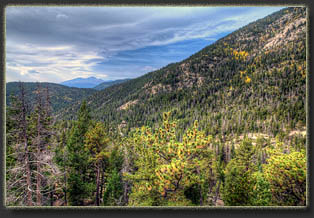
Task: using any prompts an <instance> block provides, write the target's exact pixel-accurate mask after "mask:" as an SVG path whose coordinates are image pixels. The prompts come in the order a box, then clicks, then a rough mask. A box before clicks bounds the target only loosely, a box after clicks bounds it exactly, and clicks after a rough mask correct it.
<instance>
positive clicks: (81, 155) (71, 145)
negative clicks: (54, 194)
mask: <svg viewBox="0 0 314 218" xmlns="http://www.w3.org/2000/svg"><path fill="white" fill-rule="evenodd" d="M90 122H91V117H90V114H89V109H88V108H87V105H86V102H85V101H84V102H83V103H82V105H81V108H80V110H79V112H78V120H77V121H76V122H75V123H74V125H73V127H72V129H71V131H70V135H69V138H68V140H67V154H68V163H69V165H68V168H69V178H68V194H69V201H70V203H71V205H76V206H79V205H83V200H84V198H86V197H87V196H88V193H89V192H88V182H89V181H88V174H87V173H88V167H89V162H88V153H87V152H85V149H84V140H85V134H86V132H87V131H88V127H89V125H90Z"/></svg>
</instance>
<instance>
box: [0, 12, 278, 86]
mask: <svg viewBox="0 0 314 218" xmlns="http://www.w3.org/2000/svg"><path fill="white" fill-rule="evenodd" d="M280 9H282V7H203V6H202V7H108V6H103V7H79V6H77V7H48V6H45V7H21V6H20V7H17V6H9V7H7V8H6V11H5V13H6V41H5V43H6V82H11V81H24V82H37V81H38V82H53V83H60V82H63V81H66V80H70V79H74V78H77V77H83V78H86V77H90V76H94V77H97V78H100V79H103V80H116V79H124V78H136V77H139V76H141V75H143V74H145V73H148V72H151V71H154V70H157V69H160V68H162V67H164V66H166V65H168V64H170V63H174V62H179V61H182V60H184V59H185V58H188V57H189V56H191V55H192V54H194V53H196V52H198V51H199V50H201V49H202V48H204V47H206V46H208V45H210V44H212V43H214V42H215V41H216V40H218V39H219V38H221V37H223V36H225V35H227V34H229V33H231V32H233V31H235V30H237V29H239V28H240V27H242V26H244V25H246V24H249V23H251V22H253V21H256V20H257V19H260V18H263V17H265V16H267V15H269V14H271V13H273V12H275V11H278V10H280Z"/></svg>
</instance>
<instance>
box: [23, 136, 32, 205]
mask: <svg viewBox="0 0 314 218" xmlns="http://www.w3.org/2000/svg"><path fill="white" fill-rule="evenodd" d="M24 140H25V142H24V149H25V153H26V154H25V166H26V183H27V190H26V192H27V206H33V202H32V190H31V186H32V183H31V168H30V163H29V157H28V146H27V138H26V137H24Z"/></svg>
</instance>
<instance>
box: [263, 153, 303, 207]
mask: <svg viewBox="0 0 314 218" xmlns="http://www.w3.org/2000/svg"><path fill="white" fill-rule="evenodd" d="M267 162H268V164H265V165H264V166H263V167H264V173H265V177H266V179H267V180H268V181H269V183H270V189H271V192H272V200H273V202H274V204H275V205H278V206H283V205H286V206H292V205H295V206H297V205H305V204H306V155H305V152H304V151H302V152H297V151H292V152H291V153H289V154H284V153H280V154H278V153H276V154H274V155H272V156H271V157H270V158H269V159H268V160H267Z"/></svg>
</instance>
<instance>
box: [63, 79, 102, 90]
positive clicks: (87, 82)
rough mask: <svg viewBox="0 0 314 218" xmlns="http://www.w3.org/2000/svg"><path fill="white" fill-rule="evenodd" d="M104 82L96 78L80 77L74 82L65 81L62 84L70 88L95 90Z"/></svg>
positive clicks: (73, 80)
mask: <svg viewBox="0 0 314 218" xmlns="http://www.w3.org/2000/svg"><path fill="white" fill-rule="evenodd" d="M103 82H104V80H102V79H97V78H96V77H88V78H81V77H78V78H75V79H72V80H67V81H64V82H62V83H60V84H61V85H65V86H69V87H76V88H94V87H95V86H97V85H99V84H100V83H103Z"/></svg>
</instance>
